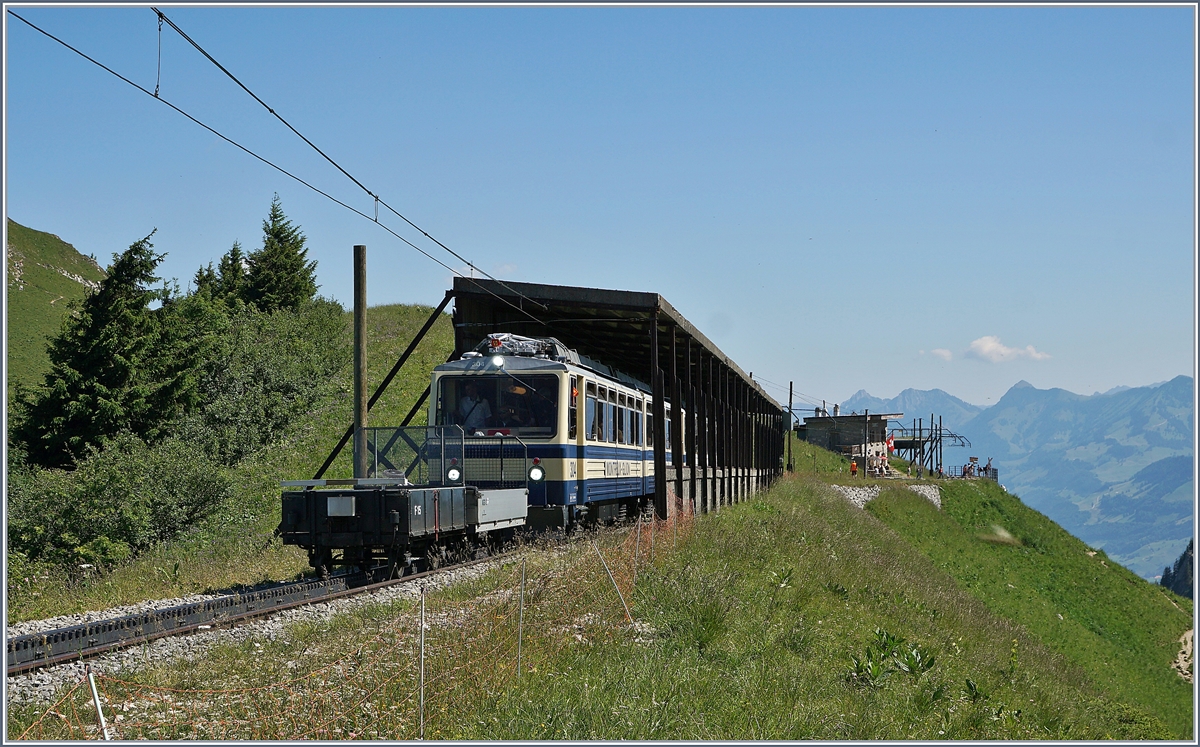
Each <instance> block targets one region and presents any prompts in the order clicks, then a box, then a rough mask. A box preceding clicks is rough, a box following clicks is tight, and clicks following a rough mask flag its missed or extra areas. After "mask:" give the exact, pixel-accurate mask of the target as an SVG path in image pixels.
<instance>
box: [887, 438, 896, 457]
mask: <svg viewBox="0 0 1200 747" xmlns="http://www.w3.org/2000/svg"><path fill="white" fill-rule="evenodd" d="M887 447H888V453H889V454H891V453H892V452H893V451H895V450H896V437H895V436H888V438H887Z"/></svg>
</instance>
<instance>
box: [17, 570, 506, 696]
mask: <svg viewBox="0 0 1200 747" xmlns="http://www.w3.org/2000/svg"><path fill="white" fill-rule="evenodd" d="M506 561H507V562H510V563H511V562H513V561H512V559H501V558H497V559H495V560H493V561H489V562H486V563H479V564H477V565H473V566H470V567H468V568H456V569H448V570H446V571H443V572H441V573H435V574H432V575H430V576H425V577H424V578H420V579H415V580H414V581H412V582H411V583H401V584H396V585H395V586H389V587H387V588H384V589H380V590H379V591H376V592H374V593H365V594H359V595H355V596H351V597H345V598H342V599H335V600H332V601H329V602H322V603H319V604H312V605H307V606H304V607H296V608H293V609H290V610H283V611H282V612H279V613H277V614H275V615H272V616H271V617H268V618H262V619H257V620H252V621H250V622H247V623H244V624H240V625H238V626H237V627H233V628H214V629H213V630H208V631H202V632H199V633H193V634H191V635H183V636H168V637H166V638H159V639H158V640H155V641H151V642H150V643H147V644H144V645H142V646H136V647H133V648H127V649H122V650H119V651H114V652H112V653H110V654H105V655H103V656H98V657H96V658H94V659H90V660H89V661H88V663H89V664H91V666H92V671H94V672H97V673H102V674H108V675H116V674H118V673H120V672H130V671H136V670H138V669H141V668H142V667H146V666H151V665H155V664H160V663H163V662H166V661H169V660H172V659H178V658H184V659H188V660H191V659H195V658H197V657H199V656H201V655H203V654H204V653H205V652H206V651H207V650H208V649H209V648H210V647H212V646H215V645H219V644H225V643H236V642H241V641H245V640H247V639H251V638H256V637H261V638H266V639H268V640H272V641H274V640H277V639H280V638H286V636H287V630H286V628H287V626H289V625H291V624H292V623H295V622H299V621H320V620H327V619H329V618H331V617H333V616H335V615H338V614H342V613H344V612H348V611H350V610H353V609H355V608H357V607H361V606H364V605H372V604H384V603H387V602H390V601H393V600H401V599H416V598H418V597H419V596H420V594H421V588H422V587H424V588H425V589H427V590H434V589H440V588H444V587H446V586H450V585H451V584H454V583H458V582H459V581H464V580H468V579H473V578H478V577H479V576H481V575H483V574H484V573H486V572H487V571H489V570H491V569H492V568H496V567H498V566H500V565H502V564H503V563H504V562H506ZM215 596H220V595H209V596H205V595H194V596H190V597H182V598H179V599H160V600H155V601H150V602H145V603H143V604H138V605H128V606H124V607H116V608H113V609H110V610H103V611H97V612H85V613H81V614H79V615H67V616H63V617H56V618H50V619H48V620H34V621H29V622H25V623H20V624H18V625H13V626H9V628H8V634H9V635H10V636H12V635H24V634H26V633H34V632H39V631H44V630H52V629H55V628H61V627H64V626H67V625H78V624H81V623H84V622H91V621H94V620H107V619H111V618H113V617H120V616H122V615H130V614H136V613H139V612H146V611H150V610H157V609H164V608H167V607H174V606H178V605H180V604H187V603H190V602H195V601H202V600H204V599H211V598H214V597H215ZM14 631H18V632H14ZM83 676H84V664H83V663H80V662H75V663H71V664H64V665H61V666H58V667H53V668H50V669H41V670H34V671H32V672H27V673H25V674H21V675H17V676H15V677H9V678H8V685H7V691H6V692H7V694H8V700H9V702H10V703H21V702H35V703H48V702H50V701H52V699H53V697H54V694H55V692H56V691H57V690H58V689H59V688H60V687H62V686H64V685H70V684H73V683H75V682H77V681H79V679H80V678H81V677H83Z"/></svg>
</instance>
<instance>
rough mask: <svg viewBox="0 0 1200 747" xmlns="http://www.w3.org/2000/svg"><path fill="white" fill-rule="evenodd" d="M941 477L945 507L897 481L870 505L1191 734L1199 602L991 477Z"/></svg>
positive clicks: (1106, 686) (1036, 632) (987, 601)
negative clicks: (1189, 669) (1095, 545)
mask: <svg viewBox="0 0 1200 747" xmlns="http://www.w3.org/2000/svg"><path fill="white" fill-rule="evenodd" d="M940 484H941V487H942V510H941V511H938V510H937V509H935V508H934V507H933V506H932V505H930V504H929V503H927V502H926V501H924V500H922V499H921V498H920V497H918V496H916V495H914V494H913V493H912V492H911V491H908V490H903V489H898V488H892V489H885V490H883V491H882V492H881V493H880V496H879V498H877V499H876V500H874V501H872V502H871V503H869V504H868V505H867V510H868V511H869V512H870V513H871V514H873V515H874V516H876V517H878V518H879V519H880V520H882V521H883V522H884V523H886V524H887V525H888V526H889V527H891V528H892V529H893V530H894V531H895V532H896V533H897V534H898V535H899V536H900V537H902V538H903V540H904V541H905V542H906V543H907V544H909V545H910V546H912V547H913V548H915V549H917V550H918V551H920V552H921V553H922V554H923V555H925V556H926V557H927V558H929V560H930V561H931V562H932V563H933V564H934V565H935V566H937V568H938V569H939V570H940V571H941V572H942V573H944V574H946V575H947V576H949V577H951V578H953V579H954V583H955V585H956V586H957V587H958V588H959V589H961V590H963V591H965V592H967V593H970V594H971V595H973V596H974V597H976V598H978V599H979V600H980V601H981V602H982V603H983V604H984V605H985V606H986V607H987V608H988V610H990V611H991V612H992V613H994V614H996V615H1000V616H1003V617H1006V618H1009V619H1011V620H1014V621H1017V622H1019V623H1020V624H1021V625H1022V626H1023V628H1024V629H1025V630H1026V631H1027V632H1028V633H1029V635H1031V636H1033V637H1035V638H1037V639H1038V640H1040V641H1041V642H1042V643H1044V644H1045V645H1046V646H1047V647H1048V648H1049V649H1051V650H1053V651H1056V652H1058V653H1060V654H1062V655H1063V656H1065V657H1066V658H1067V659H1068V660H1070V661H1071V662H1072V663H1074V664H1075V665H1077V666H1078V667H1079V668H1080V669H1082V670H1083V671H1084V672H1086V673H1087V676H1088V679H1089V680H1091V681H1092V682H1093V683H1094V684H1095V685H1096V686H1097V687H1099V688H1101V689H1102V690H1103V691H1104V692H1106V693H1108V695H1109V696H1110V697H1111V698H1113V699H1114V700H1118V701H1121V702H1125V703H1130V704H1133V705H1135V706H1137V707H1138V708H1140V709H1142V710H1143V711H1145V712H1147V713H1151V714H1154V715H1155V716H1156V717H1157V718H1159V719H1160V720H1161V721H1162V722H1163V723H1165V724H1166V725H1167V727H1168V728H1169V730H1170V732H1171V733H1172V734H1173V735H1175V736H1178V737H1189V738H1190V737H1191V735H1192V734H1191V725H1192V685H1191V684H1190V683H1187V682H1185V681H1184V680H1183V679H1182V678H1180V677H1179V675H1178V674H1177V673H1176V672H1175V671H1174V670H1173V669H1172V668H1171V662H1172V661H1173V660H1174V659H1175V657H1176V655H1177V653H1178V652H1179V647H1180V644H1179V639H1180V636H1181V635H1182V634H1183V633H1184V632H1185V631H1186V630H1188V629H1190V628H1191V626H1192V617H1193V606H1192V601H1191V600H1189V599H1185V598H1183V597H1180V596H1177V595H1175V594H1172V593H1171V592H1168V591H1166V590H1165V589H1163V588H1161V587H1159V586H1155V585H1153V584H1150V583H1147V582H1146V581H1145V580H1143V579H1141V578H1139V577H1138V576H1137V575H1136V574H1134V573H1133V572H1132V571H1129V570H1128V569H1126V568H1124V567H1122V566H1120V565H1118V564H1117V563H1115V562H1112V561H1110V560H1108V559H1107V558H1106V556H1105V554H1104V552H1103V551H1102V550H1101V551H1095V550H1092V549H1091V548H1089V547H1088V546H1086V545H1085V544H1084V543H1083V542H1082V541H1080V540H1079V539H1077V538H1075V537H1073V536H1071V535H1070V534H1068V533H1067V532H1066V531H1065V530H1064V529H1062V528H1061V527H1059V526H1058V525H1057V524H1055V523H1054V522H1052V521H1051V520H1050V519H1048V518H1046V517H1045V516H1044V515H1042V514H1040V513H1038V512H1037V511H1034V510H1033V509H1031V508H1029V507H1028V506H1025V505H1024V504H1023V503H1021V501H1020V500H1019V499H1018V498H1017V497H1016V496H1014V495H1011V494H1009V493H1007V492H1005V491H1004V490H1003V489H1002V488H1001V487H1000V486H999V485H997V484H995V483H993V482H991V481H988V480H965V481H964V480H948V481H943V482H942V483H940Z"/></svg>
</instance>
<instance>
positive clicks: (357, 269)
mask: <svg viewBox="0 0 1200 747" xmlns="http://www.w3.org/2000/svg"><path fill="white" fill-rule="evenodd" d="M369 459H370V454H368V453H367V247H366V246H365V245H363V244H355V245H354V476H355V477H367V476H368V474H367V471H368V469H367V465H368V463H369Z"/></svg>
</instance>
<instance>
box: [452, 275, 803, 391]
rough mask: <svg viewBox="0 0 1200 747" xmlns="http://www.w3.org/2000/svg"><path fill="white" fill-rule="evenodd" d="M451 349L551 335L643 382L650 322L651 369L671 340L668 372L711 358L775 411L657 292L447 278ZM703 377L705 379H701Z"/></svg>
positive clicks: (665, 355) (664, 361)
mask: <svg viewBox="0 0 1200 747" xmlns="http://www.w3.org/2000/svg"><path fill="white" fill-rule="evenodd" d="M454 299H455V300H454V326H455V338H454V339H455V349H456V350H457V351H458V352H459V353H462V352H465V351H467V350H470V349H472V348H473V347H474V346H475V345H476V343H478V342H479V340H481V339H482V338H483V337H484V335H486V334H488V333H489V332H513V333H515V334H519V335H525V336H527V337H556V338H558V339H559V340H560V341H562V342H563V343H564V344H565V345H566V346H568V347H570V348H573V349H574V350H576V351H578V352H579V353H580V354H581V355H585V356H587V357H589V358H592V359H595V360H596V361H599V362H600V363H603V364H605V365H607V366H610V367H612V368H614V369H616V370H618V371H622V372H624V373H626V374H628V375H630V376H632V377H634V378H637V379H640V380H642V381H646V382H649V381H651V380H652V378H651V373H652V372H651V366H650V358H651V352H652V351H651V345H650V328H651V326H652V324H653V319H654V318H655V316H656V313H657V318H658V346H659V351H658V355H659V367H660V368H661V369H663V370H664V371H665V372H666V374H667V376H668V377H669V376H670V374H671V356H670V350H671V347H670V346H671V337H672V334H674V335H675V351H676V352H675V356H676V370H677V372H678V376H679V378H680V379H681V380H684V379H686V376H687V370H688V369H687V366H688V364H689V358H688V351H689V344H690V345H691V354H692V358H691V362H692V363H695V361H696V360H697V358H705V359H706V360H712V361H714V362H715V363H716V365H717V366H718V367H719V368H723V369H726V370H728V371H729V372H730V373H732V374H733V375H734V376H736V377H738V378H740V379H741V380H742V381H743V382H744V383H745V384H746V385H747V386H749V387H750V388H751V389H752V390H753V391H754V392H755V394H757V396H759V397H761V398H762V399H763V400H764V401H765V402H767V403H769V404H770V406H772V407H774V408H777V409H778V408H780V405H779V403H778V402H776V401H775V400H774V399H773V398H772V397H771V396H770V395H768V394H767V393H766V392H765V391H764V390H763V388H762V387H761V386H759V384H758V382H756V381H754V380H753V379H752V378H750V376H749V375H748V374H746V372H745V371H743V370H742V368H741V367H740V366H738V365H737V363H735V362H734V361H733V360H732V359H731V358H729V356H727V355H726V354H725V353H724V352H722V351H721V349H720V348H718V347H717V346H716V344H715V343H713V342H712V340H710V339H708V337H706V336H705V335H704V333H702V332H700V330H699V329H697V328H696V327H695V325H693V324H692V323H691V322H689V321H688V320H687V319H686V318H684V316H683V315H682V314H680V313H679V311H678V310H676V309H675V307H674V306H672V305H671V304H670V303H668V302H667V300H666V299H665V298H663V297H662V296H660V295H659V294H657V293H645V292H639V291H621V290H603V289H599V288H579V287H571V286H563V285H544V284H540V283H516V282H510V281H497V280H481V279H477V278H464V277H456V278H455V279H454ZM706 376H707V374H706Z"/></svg>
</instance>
